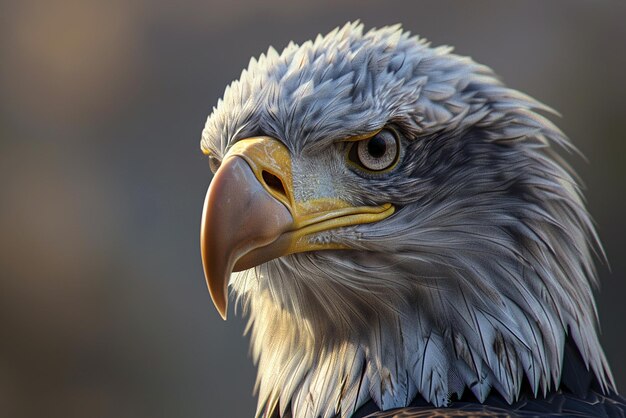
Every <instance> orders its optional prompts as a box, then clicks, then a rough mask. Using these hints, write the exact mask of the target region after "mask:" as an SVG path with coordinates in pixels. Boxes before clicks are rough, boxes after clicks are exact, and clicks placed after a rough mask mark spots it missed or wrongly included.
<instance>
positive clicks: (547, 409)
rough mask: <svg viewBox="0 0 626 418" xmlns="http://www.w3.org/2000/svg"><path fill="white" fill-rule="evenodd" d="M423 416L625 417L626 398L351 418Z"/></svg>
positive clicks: (490, 401)
mask: <svg viewBox="0 0 626 418" xmlns="http://www.w3.org/2000/svg"><path fill="white" fill-rule="evenodd" d="M422 417H440V418H453V417H455V418H456V417H459V418H460V417H465V418H468V417H503V418H504V417H519V418H529V417H553V418H557V417H593V418H600V417H605V418H614V417H615V418H626V399H624V398H623V397H621V396H619V395H617V394H611V395H609V396H605V395H602V394H599V393H597V392H589V393H588V394H587V395H586V396H585V397H579V396H577V395H575V394H573V393H569V392H562V391H559V392H555V393H552V394H550V395H548V396H547V397H546V398H543V399H529V398H526V397H523V398H522V399H520V400H519V401H518V402H515V403H514V404H513V405H507V404H506V403H505V402H504V400H502V399H498V397H496V396H494V395H491V396H489V398H487V400H486V401H485V404H478V403H475V402H453V403H452V404H451V406H450V407H449V408H432V407H428V406H417V407H410V408H401V409H397V410H393V411H386V412H374V413H366V414H364V415H359V414H358V413H357V414H356V415H353V416H352V418H422Z"/></svg>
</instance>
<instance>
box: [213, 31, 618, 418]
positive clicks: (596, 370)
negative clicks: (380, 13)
mask: <svg viewBox="0 0 626 418" xmlns="http://www.w3.org/2000/svg"><path fill="white" fill-rule="evenodd" d="M537 111H541V112H543V113H546V112H547V113H549V112H551V110H550V109H549V108H548V107H546V106H545V105H542V104H540V103H539V102H537V101H535V100H534V99H532V98H531V97H529V96H527V95H525V94H522V93H520V92H518V91H516V90H512V89H510V88H507V87H505V86H504V85H503V83H502V82H501V81H500V80H499V79H498V78H497V77H496V76H495V75H494V73H493V72H492V71H491V70H490V69H489V68H488V67H486V66H484V65H480V64H477V63H476V62H474V61H472V60H471V59H470V58H467V57H461V56H458V55H455V54H453V53H451V49H450V48H448V47H438V48H432V47H430V45H429V44H428V43H427V42H425V41H424V40H422V39H419V38H417V37H412V36H411V35H410V34H409V33H408V32H405V31H403V30H402V29H401V28H400V27H399V26H391V27H384V28H382V29H375V30H371V31H369V32H366V33H364V32H363V27H362V25H361V24H359V23H350V24H347V25H346V26H344V27H343V28H341V29H339V28H338V29H336V30H334V31H332V32H330V33H329V34H327V35H325V36H318V37H317V38H316V39H315V41H309V42H305V43H304V44H302V45H299V46H298V45H295V44H293V43H291V44H290V45H289V46H287V47H286V48H285V49H284V50H283V51H282V52H281V53H278V52H277V51H275V50H274V49H273V48H270V49H269V50H268V52H267V53H266V54H264V55H261V56H260V57H259V58H258V60H255V59H252V60H251V61H250V64H249V66H248V68H247V69H245V70H244V71H243V72H242V73H241V77H240V78H239V80H236V81H234V82H233V83H232V84H231V85H230V86H228V87H227V88H226V91H225V93H224V96H223V98H222V99H221V100H219V102H218V104H217V106H216V107H215V108H214V109H213V112H212V113H211V115H210V116H209V118H208V120H207V122H206V126H205V128H204V131H203V133H202V141H201V147H202V150H203V152H204V153H205V154H207V155H208V158H209V163H210V165H211V169H212V171H213V172H214V177H213V179H212V182H211V184H210V187H209V190H208V193H207V196H206V201H205V205H204V213H203V218H202V233H201V241H202V245H201V248H202V258H203V264H204V269H205V274H206V278H207V283H208V287H209V290H210V293H211V297H212V298H213V301H214V303H215V306H216V307H217V309H218V311H219V312H220V314H221V315H222V317H224V318H226V312H227V301H228V297H227V294H228V287H229V286H230V288H231V289H232V291H233V293H234V294H235V295H236V297H237V299H238V300H239V302H240V303H241V304H242V305H243V307H244V310H245V312H246V313H247V314H248V315H249V318H250V324H249V328H250V330H251V335H252V353H253V357H254V360H255V361H256V362H257V363H258V367H259V373H258V379H257V388H258V392H259V411H262V410H263V409H265V410H268V411H270V410H274V409H276V410H277V411H278V413H279V414H282V413H283V412H284V411H285V410H287V409H291V411H292V412H293V415H294V416H297V417H318V416H320V417H333V416H337V415H338V416H348V415H349V414H350V413H351V412H352V411H354V410H355V409H357V408H358V407H359V406H361V405H362V404H364V403H366V402H368V401H373V402H375V404H376V405H377V406H378V407H379V408H380V409H390V408H395V407H401V406H405V405H407V404H409V403H410V402H411V400H413V399H414V398H415V397H416V396H421V397H422V398H423V399H425V400H426V401H427V402H430V403H432V404H433V405H435V406H445V405H447V403H448V402H449V401H450V399H451V398H452V397H454V396H461V395H462V394H463V393H464V391H469V392H471V393H472V394H473V395H474V396H475V397H476V398H477V399H478V400H479V401H482V400H484V399H485V398H486V397H487V396H488V394H489V393H490V392H492V391H495V392H497V393H499V394H500V395H501V396H502V397H503V398H504V399H505V400H506V401H508V402H513V401H514V400H516V399H517V398H518V396H519V395H520V391H521V390H522V388H523V387H524V386H527V387H528V388H530V389H529V390H530V391H531V392H532V393H533V394H534V395H537V394H541V393H543V394H545V393H547V392H548V391H550V390H553V389H556V388H558V387H559V385H560V384H561V377H562V364H563V361H564V351H565V346H566V341H569V340H571V341H572V344H573V345H574V347H575V348H576V349H577V351H578V353H579V355H580V357H581V358H582V360H583V362H584V364H585V365H586V366H587V368H588V369H589V370H590V373H591V374H592V376H593V378H594V379H595V380H596V381H597V382H598V383H599V384H600V386H601V387H602V388H604V389H606V388H611V387H613V381H612V378H611V375H610V371H609V369H608V366H607V363H606V360H605V358H604V355H603V353H602V349H601V347H600V345H599V342H598V338H597V331H596V323H597V315H596V309H595V305H594V300H593V295H592V285H593V284H594V283H595V280H596V278H595V277H596V275H595V271H594V266H593V261H592V253H593V251H594V248H595V249H598V248H600V247H599V244H598V241H597V236H596V233H595V232H594V229H593V226H592V222H591V220H590V217H589V215H588V213H587V211H586V209H585V207H584V205H583V203H582V200H581V194H580V190H579V187H578V185H577V182H576V180H575V177H574V174H573V172H572V170H571V169H570V168H569V167H568V166H567V165H566V164H565V163H564V162H563V161H562V160H561V159H560V158H559V156H558V155H557V154H556V153H555V151H554V145H558V146H560V147H564V148H566V149H573V147H572V146H571V145H570V143H569V141H568V139H567V138H566V137H565V135H564V134H563V133H562V132H561V131H560V130H559V129H558V128H557V127H556V126H555V125H554V124H552V123H551V122H550V121H549V120H548V119H546V118H545V117H544V116H542V115H541V114H540V113H538V112H537ZM525 383H526V385H525Z"/></svg>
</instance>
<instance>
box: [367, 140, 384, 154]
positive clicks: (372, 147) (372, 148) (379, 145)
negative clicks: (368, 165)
mask: <svg viewBox="0 0 626 418" xmlns="http://www.w3.org/2000/svg"><path fill="white" fill-rule="evenodd" d="M385 151H387V142H385V140H384V139H382V138H381V137H380V136H375V137H374V138H372V139H370V140H369V141H367V152H369V154H370V155H371V156H372V157H374V158H380V157H382V156H383V155H385Z"/></svg>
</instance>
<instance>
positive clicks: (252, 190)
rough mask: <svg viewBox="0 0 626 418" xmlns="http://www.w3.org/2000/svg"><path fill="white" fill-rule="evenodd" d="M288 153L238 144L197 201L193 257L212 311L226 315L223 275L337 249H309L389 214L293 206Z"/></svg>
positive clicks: (323, 204) (259, 143) (261, 140)
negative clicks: (331, 233)
mask: <svg viewBox="0 0 626 418" xmlns="http://www.w3.org/2000/svg"><path fill="white" fill-rule="evenodd" d="M291 166H292V163H291V156H290V154H289V150H288V149H287V148H286V147H285V146H284V145H283V144H281V143H280V142H279V141H278V140H276V139H273V138H269V137H255V138H249V139H244V140H240V141H238V142H237V143H236V144H235V145H234V146H233V147H232V148H231V149H230V151H229V152H228V153H227V154H226V156H225V157H224V159H223V162H222V165H221V166H220V168H219V169H218V170H217V172H216V173H215V177H214V178H213V181H212V182H211V185H210V186H209V190H208V192H207V195H206V199H205V201H204V210H203V213H202V226H201V231H200V249H201V253H202V264H203V267H204V274H205V277H206V281H207V286H208V288H209V292H210V293H211V298H212V299H213V303H214V304H215V307H216V308H217V310H218V312H219V313H220V315H221V316H222V318H224V319H226V312H227V308H228V298H227V293H228V292H227V288H228V280H229V278H230V274H231V273H232V272H233V271H242V270H246V269H249V268H252V267H254V266H257V265H259V264H263V263H265V262H267V261H270V260H272V259H274V258H278V257H281V256H284V255H287V254H293V253H299V252H305V251H319V250H329V249H345V248H346V247H344V246H342V245H339V244H337V243H332V242H330V243H324V242H319V241H312V240H311V239H310V238H311V235H312V234H315V233H317V232H320V231H325V230H329V229H334V228H339V227H343V226H348V225H357V224H364V223H370V222H376V221H379V220H382V219H385V218H387V217H388V216H390V215H391V214H392V213H393V212H394V207H393V206H392V205H391V204H389V203H387V204H384V205H381V206H358V207H354V206H350V204H348V203H347V202H345V201H344V200H341V199H328V198H324V199H313V200H308V201H296V200H295V199H294V194H293V178H292V172H291Z"/></svg>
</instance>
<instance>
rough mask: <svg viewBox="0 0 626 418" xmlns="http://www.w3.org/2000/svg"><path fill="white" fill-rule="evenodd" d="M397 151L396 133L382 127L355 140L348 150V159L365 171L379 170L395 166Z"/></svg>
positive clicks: (398, 149) (398, 148)
mask: <svg viewBox="0 0 626 418" xmlns="http://www.w3.org/2000/svg"><path fill="white" fill-rule="evenodd" d="M399 151H400V147H399V145H398V137H397V135H396V133H395V132H394V131H393V130H391V129H383V130H382V131H380V132H378V133H377V134H376V135H374V136H372V137H370V138H367V139H363V140H360V141H355V142H354V143H353V144H352V145H351V147H350V149H349V151H348V160H350V161H351V162H352V163H354V164H356V165H357V166H358V167H359V168H361V169H364V170H365V171H368V172H379V171H384V170H388V169H389V168H391V167H393V166H395V164H396V163H397V162H398V155H399Z"/></svg>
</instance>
